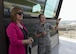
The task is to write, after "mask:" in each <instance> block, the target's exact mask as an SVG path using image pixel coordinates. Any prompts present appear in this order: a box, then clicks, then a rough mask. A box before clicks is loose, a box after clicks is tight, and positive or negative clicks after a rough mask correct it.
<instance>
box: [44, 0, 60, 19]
mask: <svg viewBox="0 0 76 54" xmlns="http://www.w3.org/2000/svg"><path fill="white" fill-rule="evenodd" d="M59 1H60V0H46V5H45V10H44V15H45V16H46V18H54V17H55V16H56V12H57V8H58V4H59Z"/></svg>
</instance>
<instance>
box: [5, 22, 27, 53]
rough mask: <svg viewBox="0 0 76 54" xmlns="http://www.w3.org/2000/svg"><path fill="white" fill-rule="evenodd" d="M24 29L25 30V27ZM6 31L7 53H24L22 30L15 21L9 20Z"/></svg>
mask: <svg viewBox="0 0 76 54" xmlns="http://www.w3.org/2000/svg"><path fill="white" fill-rule="evenodd" d="M23 27H24V26H23ZM24 29H25V30H26V31H27V29H26V28H25V27H24ZM27 32H28V31H27ZM6 33H7V36H8V37H9V40H10V45H9V54H26V49H25V45H23V44H22V40H23V39H24V35H23V32H22V31H21V30H20V28H19V27H18V26H17V24H16V23H15V22H11V23H10V24H9V25H8V27H7V28H6Z"/></svg>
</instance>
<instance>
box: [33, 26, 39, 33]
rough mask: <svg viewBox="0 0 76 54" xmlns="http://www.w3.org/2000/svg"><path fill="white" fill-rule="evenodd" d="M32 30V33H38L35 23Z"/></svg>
mask: <svg viewBox="0 0 76 54" xmlns="http://www.w3.org/2000/svg"><path fill="white" fill-rule="evenodd" d="M33 32H34V33H33V34H37V33H38V31H37V26H36V25H35V26H34V27H33Z"/></svg>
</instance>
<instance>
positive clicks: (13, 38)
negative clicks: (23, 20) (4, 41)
mask: <svg viewBox="0 0 76 54" xmlns="http://www.w3.org/2000/svg"><path fill="white" fill-rule="evenodd" d="M6 33H7V36H8V37H9V40H10V43H11V44H12V45H15V46H22V45H23V44H22V40H19V39H18V37H17V33H16V28H14V27H13V26H11V27H9V28H7V29H6Z"/></svg>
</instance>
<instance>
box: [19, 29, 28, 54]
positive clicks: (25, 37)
mask: <svg viewBox="0 0 76 54" xmlns="http://www.w3.org/2000/svg"><path fill="white" fill-rule="evenodd" d="M20 29H21V30H22V32H23V35H24V39H28V37H27V36H28V34H27V32H26V30H25V29H24V28H23V29H22V28H20ZM25 48H26V54H27V51H28V50H27V49H28V48H27V45H25Z"/></svg>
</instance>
